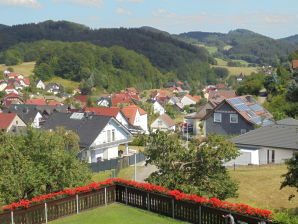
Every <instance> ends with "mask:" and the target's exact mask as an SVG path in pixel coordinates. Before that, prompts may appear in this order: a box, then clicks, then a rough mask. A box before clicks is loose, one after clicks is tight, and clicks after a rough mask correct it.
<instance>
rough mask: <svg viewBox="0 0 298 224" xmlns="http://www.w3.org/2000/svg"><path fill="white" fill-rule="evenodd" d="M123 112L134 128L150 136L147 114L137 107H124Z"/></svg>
mask: <svg viewBox="0 0 298 224" xmlns="http://www.w3.org/2000/svg"><path fill="white" fill-rule="evenodd" d="M121 112H122V113H123V114H124V116H125V117H126V119H127V120H128V121H129V123H130V124H131V125H132V126H134V127H139V128H140V131H141V132H143V133H146V134H148V133H149V131H148V115H147V112H146V111H144V110H143V109H142V108H140V107H138V106H136V105H130V106H126V107H123V108H122V109H121Z"/></svg>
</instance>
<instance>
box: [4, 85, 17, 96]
mask: <svg viewBox="0 0 298 224" xmlns="http://www.w3.org/2000/svg"><path fill="white" fill-rule="evenodd" d="M4 92H5V93H6V94H10V93H15V94H18V93H19V92H18V90H17V89H16V88H15V87H14V86H12V85H8V86H6V87H5V89H4Z"/></svg>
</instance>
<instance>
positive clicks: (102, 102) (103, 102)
mask: <svg viewBox="0 0 298 224" xmlns="http://www.w3.org/2000/svg"><path fill="white" fill-rule="evenodd" d="M96 104H97V106H101V107H109V106H110V105H111V96H110V95H104V96H101V97H99V99H98V100H97V102H96Z"/></svg>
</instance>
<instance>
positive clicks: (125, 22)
mask: <svg viewBox="0 0 298 224" xmlns="http://www.w3.org/2000/svg"><path fill="white" fill-rule="evenodd" d="M296 5H297V0H0V24H5V25H16V24H24V23H38V22H42V21H45V20H54V21H58V20H67V21H72V22H76V23H80V24H84V25H87V26H89V27H91V28H118V27H141V26H151V27H155V28H158V29H161V30H164V31H167V32H169V33H172V34H178V33H183V32H189V31H204V32H222V33H227V32H229V31H230V30H235V29H238V28H241V29H249V30H252V31H254V32H257V33H260V34H263V35H266V36H269V37H272V38H282V37H287V36H291V35H295V34H298V13H297V7H296Z"/></svg>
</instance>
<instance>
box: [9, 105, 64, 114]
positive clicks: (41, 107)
mask: <svg viewBox="0 0 298 224" xmlns="http://www.w3.org/2000/svg"><path fill="white" fill-rule="evenodd" d="M8 109H9V110H24V109H29V110H31V109H36V110H37V111H38V112H40V113H41V114H43V113H44V112H47V114H52V113H53V112H63V113H66V112H67V109H68V108H67V106H65V105H59V104H58V105H53V106H51V105H33V104H10V105H9V108H8Z"/></svg>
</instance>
